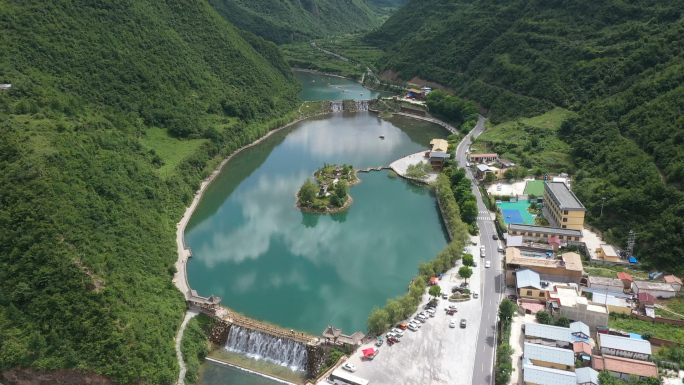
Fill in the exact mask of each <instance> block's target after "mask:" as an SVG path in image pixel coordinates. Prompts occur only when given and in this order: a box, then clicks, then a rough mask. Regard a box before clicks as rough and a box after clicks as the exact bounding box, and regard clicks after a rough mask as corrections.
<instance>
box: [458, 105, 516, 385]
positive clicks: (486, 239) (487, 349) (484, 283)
mask: <svg viewBox="0 0 684 385" xmlns="http://www.w3.org/2000/svg"><path fill="white" fill-rule="evenodd" d="M482 131H484V118H483V117H482V116H480V118H479V120H478V122H477V125H476V126H475V128H474V129H473V130H472V131H471V132H470V133H469V134H468V135H467V136H466V137H465V138H464V139H463V140H462V141H461V143H460V144H459V145H458V148H457V149H456V159H457V160H458V164H459V165H460V166H465V164H466V162H467V160H466V151H467V150H468V149H469V148H470V144H471V142H472V138H473V137H477V136H478V135H480V134H481V133H482ZM466 176H467V177H468V178H470V179H471V180H472V181H473V194H475V197H476V198H477V208H478V211H479V214H478V217H477V225H478V226H479V227H480V238H481V240H480V242H481V244H482V245H484V246H485V255H486V256H485V258H480V260H481V262H480V263H478V266H480V269H484V274H483V275H482V277H483V279H482V280H481V281H480V282H481V283H480V284H481V287H480V293H481V298H482V299H481V300H482V318H481V319H480V324H479V329H478V338H477V347H476V350H475V352H476V353H475V360H474V365H473V377H472V379H473V385H489V384H493V383H494V378H493V376H492V373H493V369H494V368H493V366H494V357H495V353H496V332H497V330H496V322H497V317H498V311H499V302H501V296H502V295H503V292H504V289H505V286H504V285H503V280H504V272H503V269H502V262H501V261H502V258H503V254H501V253H499V252H498V248H499V246H500V244H499V243H500V242H501V241H495V240H494V239H492V236H493V235H494V234H496V228H495V227H494V222H493V221H492V219H491V213H490V212H489V210H487V207H486V206H485V205H484V202H483V201H482V196H481V195H480V191H479V190H478V188H477V181H476V180H475V176H474V175H473V174H472V172H471V170H470V169H468V168H467V171H466ZM475 258H478V256H475ZM485 261H489V262H490V263H491V267H490V268H485V267H484V265H485V264H484V263H483V262H485Z"/></svg>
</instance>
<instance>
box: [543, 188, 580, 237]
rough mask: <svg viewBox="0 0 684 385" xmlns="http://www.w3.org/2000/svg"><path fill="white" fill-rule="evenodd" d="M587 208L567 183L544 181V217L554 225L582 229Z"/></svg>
mask: <svg viewBox="0 0 684 385" xmlns="http://www.w3.org/2000/svg"><path fill="white" fill-rule="evenodd" d="M586 211H587V209H586V208H585V207H584V205H582V202H580V200H579V199H577V197H576V196H575V194H573V192H572V191H570V189H569V188H568V186H567V185H566V184H565V183H562V182H544V208H543V213H544V217H545V218H546V219H548V221H549V223H550V224H551V226H553V227H560V228H563V229H576V230H582V229H583V228H584V214H585V212H586Z"/></svg>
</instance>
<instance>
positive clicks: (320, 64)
mask: <svg viewBox="0 0 684 385" xmlns="http://www.w3.org/2000/svg"><path fill="white" fill-rule="evenodd" d="M280 50H281V51H282V53H283V56H285V60H287V62H288V64H289V65H290V67H293V68H300V69H308V70H314V71H318V72H323V73H327V74H334V75H340V76H344V77H347V78H352V79H361V76H362V75H363V73H364V71H365V67H363V66H356V65H354V64H351V63H350V62H347V61H344V60H341V59H339V58H337V57H336V56H333V55H328V54H326V53H323V52H321V51H319V50H317V49H316V48H314V47H312V46H311V44H310V43H295V44H284V45H281V46H280Z"/></svg>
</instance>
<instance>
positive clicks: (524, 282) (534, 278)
mask: <svg viewBox="0 0 684 385" xmlns="http://www.w3.org/2000/svg"><path fill="white" fill-rule="evenodd" d="M515 277H516V279H515V281H516V283H517V285H518V289H520V288H523V287H533V288H535V289H538V290H541V288H542V287H541V280H540V279H539V273H537V272H536V271H534V270H531V269H518V270H516V271H515Z"/></svg>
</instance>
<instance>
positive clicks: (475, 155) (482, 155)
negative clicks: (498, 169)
mask: <svg viewBox="0 0 684 385" xmlns="http://www.w3.org/2000/svg"><path fill="white" fill-rule="evenodd" d="M469 156H470V159H473V158H496V157H498V156H499V154H495V153H490V154H470V155H469Z"/></svg>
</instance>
